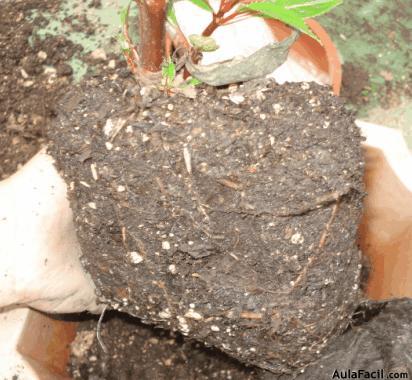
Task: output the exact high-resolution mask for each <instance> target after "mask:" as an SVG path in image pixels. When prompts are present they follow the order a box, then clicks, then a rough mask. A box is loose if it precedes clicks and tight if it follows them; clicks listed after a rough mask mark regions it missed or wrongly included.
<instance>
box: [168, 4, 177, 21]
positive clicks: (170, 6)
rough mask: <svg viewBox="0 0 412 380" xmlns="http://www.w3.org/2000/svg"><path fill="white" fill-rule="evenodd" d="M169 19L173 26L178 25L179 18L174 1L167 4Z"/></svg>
mask: <svg viewBox="0 0 412 380" xmlns="http://www.w3.org/2000/svg"><path fill="white" fill-rule="evenodd" d="M166 15H167V19H168V20H169V21H170V23H171V24H172V25H175V26H176V25H177V18H176V13H175V9H174V8H173V1H169V2H168V4H167V11H166Z"/></svg>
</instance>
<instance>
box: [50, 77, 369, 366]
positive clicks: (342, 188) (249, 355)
mask: <svg viewBox="0 0 412 380" xmlns="http://www.w3.org/2000/svg"><path fill="white" fill-rule="evenodd" d="M231 90H233V87H232V89H231ZM231 90H230V89H229V90H228V89H221V90H216V89H210V88H206V89H203V90H199V92H198V95H197V97H196V99H188V98H185V97H183V96H174V97H172V98H171V97H169V96H167V95H165V94H157V95H156V96H153V94H152V93H147V92H146V93H144V92H142V91H140V93H139V91H134V90H133V89H132V88H131V89H129V91H124V88H122V87H121V86H119V84H118V83H116V82H108V81H107V82H104V83H99V82H98V81H97V80H95V81H90V82H89V83H87V84H83V85H82V86H81V87H78V88H76V89H74V90H73V91H72V92H71V93H70V94H68V95H67V96H66V97H65V98H64V99H63V100H62V102H61V107H60V111H59V118H58V120H57V122H56V123H55V125H53V128H51V129H50V138H51V141H52V144H51V146H50V152H51V154H52V155H53V156H54V157H55V158H56V160H57V166H58V168H59V170H60V171H61V174H62V176H63V177H64V178H65V180H66V181H67V184H68V187H69V197H70V200H71V205H72V208H73V211H74V215H75V217H74V221H75V225H76V228H77V233H78V237H79V241H80V244H81V246H82V251H83V259H82V260H83V263H84V266H85V268H86V269H87V270H88V271H89V272H90V274H91V275H92V277H93V280H94V282H95V284H96V286H97V288H98V296H99V298H100V300H101V302H104V303H107V304H109V305H110V306H111V307H113V308H115V309H118V310H121V311H125V312H127V313H130V314H132V315H134V316H137V317H139V318H141V319H142V320H143V321H145V322H147V323H151V324H156V325H158V326H162V327H164V328H167V329H172V330H179V331H180V332H181V333H182V334H184V335H188V336H190V337H191V338H194V339H197V340H199V341H202V342H205V343H206V344H208V345H211V346H215V347H217V348H219V349H220V350H222V351H224V352H226V353H228V354H229V355H231V356H233V357H235V358H237V359H239V360H241V361H243V362H246V363H249V364H256V365H258V366H260V367H262V368H266V369H269V370H271V371H273V372H276V373H283V372H292V371H295V370H298V369H300V368H302V367H304V366H306V365H307V364H309V363H310V362H312V361H314V360H315V359H316V358H318V357H319V356H320V354H321V352H322V350H323V349H324V347H325V346H326V345H327V344H328V341H329V340H330V339H332V338H333V337H334V336H337V335H340V334H341V333H342V332H343V331H344V330H345V329H346V327H347V325H348V323H349V319H350V316H351V314H352V313H353V311H354V310H355V308H356V306H357V304H358V301H359V295H360V292H359V276H360V268H361V264H360V263H361V261H360V253H359V250H358V248H357V245H356V230H357V225H358V220H359V216H360V213H361V200H362V197H363V185H362V173H363V159H362V155H361V148H360V141H361V138H360V136H359V132H358V129H357V128H356V126H355V125H354V123H353V117H352V116H351V115H350V114H349V113H348V112H347V111H346V110H345V107H344V105H343V103H342V102H341V101H340V100H339V99H337V98H335V97H333V96H331V95H330V93H329V91H328V89H326V88H324V87H321V86H318V85H316V84H302V85H301V84H288V85H285V86H278V85H276V84H274V83H273V82H269V83H267V84H266V85H265V86H263V87H262V88H260V89H256V88H253V87H249V88H239V89H237V90H235V92H231ZM133 94H135V95H134V96H133ZM142 94H143V98H142V96H140V95H142ZM237 103H239V104H237Z"/></svg>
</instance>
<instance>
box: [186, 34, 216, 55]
mask: <svg viewBox="0 0 412 380" xmlns="http://www.w3.org/2000/svg"><path fill="white" fill-rule="evenodd" d="M189 41H190V43H191V44H192V46H193V47H195V48H196V49H198V50H200V51H206V52H207V51H215V50H217V49H219V45H218V44H217V43H216V41H215V39H214V38H213V37H205V36H201V35H200V34H191V35H190V36H189Z"/></svg>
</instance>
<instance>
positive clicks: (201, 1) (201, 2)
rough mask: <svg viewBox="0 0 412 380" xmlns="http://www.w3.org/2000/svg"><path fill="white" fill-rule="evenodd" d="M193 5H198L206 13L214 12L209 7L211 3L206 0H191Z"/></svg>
mask: <svg viewBox="0 0 412 380" xmlns="http://www.w3.org/2000/svg"><path fill="white" fill-rule="evenodd" d="M190 1H191V2H192V3H193V4H195V5H197V6H198V7H200V8H202V9H204V10H205V11H208V12H212V13H213V9H212V7H211V6H210V5H209V3H208V2H207V1H206V0H190Z"/></svg>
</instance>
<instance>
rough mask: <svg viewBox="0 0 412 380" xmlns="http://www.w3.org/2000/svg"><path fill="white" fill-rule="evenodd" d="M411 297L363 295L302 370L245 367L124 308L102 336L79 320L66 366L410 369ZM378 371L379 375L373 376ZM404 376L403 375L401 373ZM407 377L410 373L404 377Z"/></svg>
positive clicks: (227, 370)
mask: <svg viewBox="0 0 412 380" xmlns="http://www.w3.org/2000/svg"><path fill="white" fill-rule="evenodd" d="M411 312H412V301H411V300H407V299H404V300H394V301H390V302H380V303H375V302H367V303H365V304H363V305H361V306H360V308H359V309H358V311H357V313H356V314H355V316H354V319H353V320H352V324H351V328H350V329H349V330H348V331H346V332H345V333H344V334H343V335H341V336H339V337H337V338H335V339H334V340H332V342H331V343H330V344H329V345H328V347H327V348H326V349H325V352H324V354H323V356H322V357H321V358H320V359H319V361H317V362H316V363H313V364H312V365H309V366H308V367H307V368H306V369H305V371H304V372H303V373H300V374H297V375H296V377H295V376H292V375H281V376H277V375H274V374H272V373H269V372H267V371H264V370H260V369H258V368H253V367H245V366H242V365H241V364H240V363H238V362H236V361H234V360H233V359H230V358H229V357H227V356H226V355H224V354H221V353H219V352H218V351H216V350H212V349H206V348H204V347H202V346H201V345H200V344H199V343H193V342H189V341H187V340H185V339H184V338H183V337H181V336H180V335H179V334H173V333H168V332H166V331H165V330H159V329H157V330H155V329H153V328H150V327H148V326H145V325H143V324H141V323H139V322H138V321H137V320H136V319H133V318H131V317H129V316H127V315H122V314H121V313H116V314H112V315H111V316H110V317H108V318H105V319H106V322H104V323H103V324H102V327H101V337H102V341H103V342H104V344H105V346H106V349H107V353H104V352H103V350H102V348H101V346H100V345H99V343H98V340H97V338H96V321H95V320H93V321H86V322H83V323H82V324H81V325H80V328H79V330H78V334H77V337H76V339H75V341H74V343H73V344H72V355H71V358H70V364H69V372H70V374H71V375H72V376H73V378H74V379H81V380H92V379H93V380H111V379H116V380H118V379H119V380H132V379H139V380H151V379H159V380H162V379H170V380H175V379H176V380H206V379H216V380H229V379H233V380H292V379H293V380H323V379H325V380H326V379H331V378H333V375H334V374H335V371H338V375H339V377H338V376H335V378H350V377H348V376H346V377H345V373H348V370H352V371H354V372H355V371H358V370H361V371H363V375H362V373H361V375H360V376H359V377H357V378H358V379H369V378H371V377H370V376H369V377H368V373H367V372H369V373H375V374H376V373H377V372H376V371H382V370H383V371H384V373H385V375H387V374H389V373H393V374H394V373H397V374H398V376H399V377H398V378H410V376H412V361H411V357H412V326H411V324H410V315H411ZM374 376H375V378H376V377H377V376H376V375H374ZM400 376H403V377H400ZM406 376H407V377H406Z"/></svg>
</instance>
